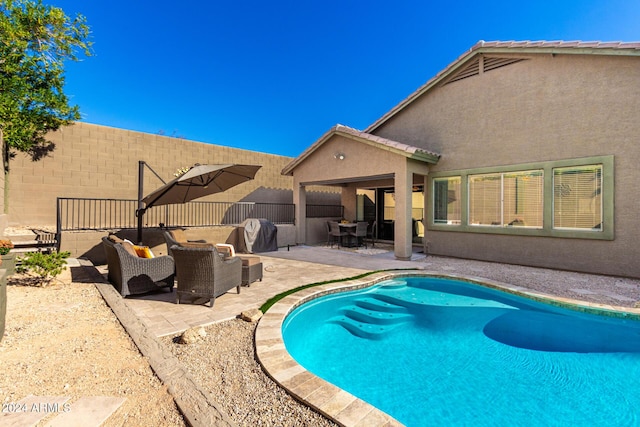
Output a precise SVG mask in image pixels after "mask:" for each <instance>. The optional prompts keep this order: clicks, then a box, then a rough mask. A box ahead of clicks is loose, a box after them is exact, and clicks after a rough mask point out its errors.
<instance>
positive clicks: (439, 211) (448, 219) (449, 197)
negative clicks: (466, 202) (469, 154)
mask: <svg viewBox="0 0 640 427" xmlns="http://www.w3.org/2000/svg"><path fill="white" fill-rule="evenodd" d="M461 182H462V179H461V177H459V176H451V177H447V178H434V180H433V222H434V223H436V224H449V225H459V224H460V220H461V217H462V215H461V206H462V203H461V199H462V197H461V194H460V183H461Z"/></svg>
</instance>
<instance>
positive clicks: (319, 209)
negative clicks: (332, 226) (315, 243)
mask: <svg viewBox="0 0 640 427" xmlns="http://www.w3.org/2000/svg"><path fill="white" fill-rule="evenodd" d="M307 218H344V206H342V205H309V204H308V205H307Z"/></svg>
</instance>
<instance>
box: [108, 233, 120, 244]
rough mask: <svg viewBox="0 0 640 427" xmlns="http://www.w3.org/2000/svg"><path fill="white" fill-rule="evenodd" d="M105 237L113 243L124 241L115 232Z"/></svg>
mask: <svg viewBox="0 0 640 427" xmlns="http://www.w3.org/2000/svg"><path fill="white" fill-rule="evenodd" d="M107 239H109V240H110V241H112V242H113V243H122V242H124V240H122V239H121V238H119V237H118V236H116V235H115V234H109V235H108V236H107Z"/></svg>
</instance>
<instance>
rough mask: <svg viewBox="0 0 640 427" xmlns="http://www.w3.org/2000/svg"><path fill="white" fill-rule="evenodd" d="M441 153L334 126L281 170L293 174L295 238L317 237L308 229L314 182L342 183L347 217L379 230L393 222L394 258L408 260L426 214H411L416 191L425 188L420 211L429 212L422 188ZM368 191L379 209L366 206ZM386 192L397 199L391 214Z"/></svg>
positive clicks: (390, 234) (305, 241)
mask: <svg viewBox="0 0 640 427" xmlns="http://www.w3.org/2000/svg"><path fill="white" fill-rule="evenodd" d="M439 159H440V156H439V155H438V154H436V153H432V152H429V151H426V150H424V149H421V148H418V147H414V146H410V145H407V144H403V143H400V142H397V141H392V140H389V139H386V138H381V137H378V136H375V135H372V134H368V133H365V132H360V131H357V130H355V129H353V128H350V127H347V126H343V125H336V126H334V127H333V128H331V129H330V130H329V131H328V132H327V133H325V134H324V135H323V136H322V137H321V138H320V139H319V140H318V141H316V142H315V143H314V144H313V145H311V146H310V147H309V148H308V149H307V150H305V151H304V152H303V153H302V154H301V155H300V156H298V157H297V158H296V159H294V160H293V161H292V162H291V163H289V164H288V165H287V166H286V167H285V168H284V169H283V170H282V174H283V175H290V176H293V202H294V204H295V209H296V212H295V217H296V243H298V244H308V243H314V242H313V236H309V235H307V234H308V232H309V227H308V223H307V216H306V194H307V190H308V189H309V188H310V187H312V186H332V187H339V188H340V199H341V204H342V205H343V206H344V217H345V218H346V219H348V220H350V221H361V220H369V221H371V220H372V219H373V220H375V221H376V223H377V225H378V230H377V231H378V234H380V232H381V231H382V230H384V229H385V226H386V228H387V229H388V228H391V230H387V232H386V233H385V234H386V238H387V239H389V240H393V244H394V254H395V257H396V259H398V260H405V261H406V260H410V259H411V253H412V247H413V243H414V242H413V240H414V239H413V237H414V236H415V235H416V232H415V230H416V222H417V221H420V220H422V218H423V216H421V217H420V218H415V215H413V211H414V210H415V206H414V205H415V202H414V195H415V193H417V192H419V193H422V196H423V197H422V198H420V199H419V200H420V202H421V205H422V206H420V207H419V212H420V213H422V212H426V206H427V203H426V200H427V198H426V197H425V194H424V189H426V188H427V186H426V183H427V175H428V174H429V166H430V165H433V164H436V163H437V162H438V160H439ZM365 192H370V193H371V194H375V195H376V196H375V197H374V201H373V203H374V205H375V209H373V210H372V212H371V213H369V214H365V209H364V203H363V200H364V198H365V197H366V195H363V194H362V193H365ZM359 193H361V194H360V196H359ZM385 193H386V194H388V195H390V196H391V197H392V199H393V205H392V206H391V211H390V213H389V214H385V203H384V197H383V196H384V194H385ZM362 196H363V197H362ZM387 211H389V209H388V210H387ZM367 215H368V216H367ZM387 218H388V221H386V222H385V219H387ZM422 245H424V242H422Z"/></svg>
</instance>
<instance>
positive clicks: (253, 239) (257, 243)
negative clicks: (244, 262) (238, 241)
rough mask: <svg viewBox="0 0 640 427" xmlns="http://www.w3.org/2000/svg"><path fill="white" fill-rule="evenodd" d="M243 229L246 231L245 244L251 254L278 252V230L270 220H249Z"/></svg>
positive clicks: (243, 224)
mask: <svg viewBox="0 0 640 427" xmlns="http://www.w3.org/2000/svg"><path fill="white" fill-rule="evenodd" d="M241 227H242V228H243V229H244V242H245V246H246V249H247V252H249V253H256V252H270V251H277V250H278V238H277V236H278V229H277V228H276V226H275V225H274V224H273V223H272V222H271V221H269V220H268V219H262V218H249V219H246V220H245V221H244V222H243V223H242V224H241Z"/></svg>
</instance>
